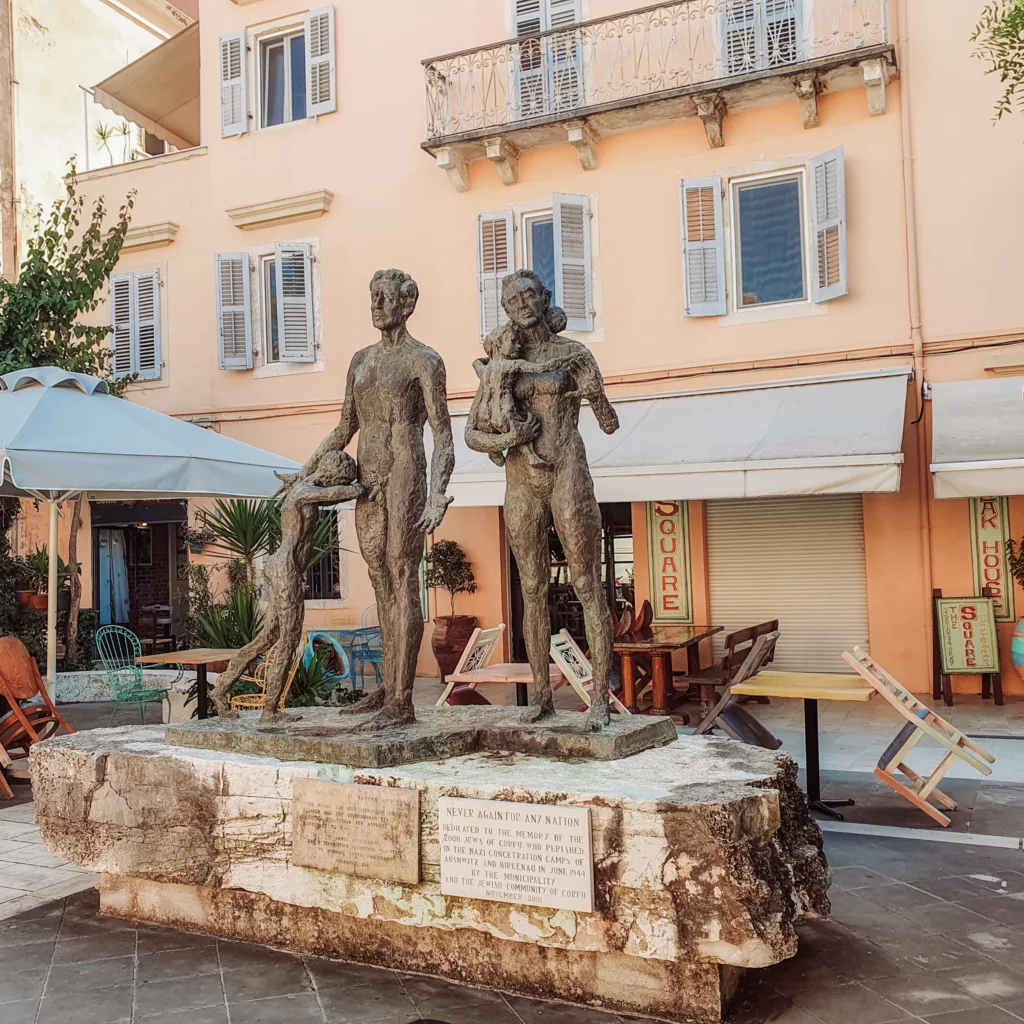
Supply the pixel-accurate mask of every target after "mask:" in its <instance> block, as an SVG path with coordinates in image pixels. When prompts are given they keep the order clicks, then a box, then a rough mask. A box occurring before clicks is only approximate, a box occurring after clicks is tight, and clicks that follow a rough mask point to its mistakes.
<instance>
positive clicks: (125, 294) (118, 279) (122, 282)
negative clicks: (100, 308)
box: [110, 274, 132, 377]
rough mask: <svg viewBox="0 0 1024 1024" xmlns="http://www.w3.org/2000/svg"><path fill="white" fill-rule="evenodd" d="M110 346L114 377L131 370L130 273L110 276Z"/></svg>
mask: <svg viewBox="0 0 1024 1024" xmlns="http://www.w3.org/2000/svg"><path fill="white" fill-rule="evenodd" d="M110 325H111V328H112V337H111V340H110V347H111V348H112V349H113V351H114V354H113V357H112V359H111V369H112V370H113V372H114V376H115V377H124V376H127V375H128V374H129V373H131V372H132V275H131V274H114V275H113V276H112V277H111V278H110Z"/></svg>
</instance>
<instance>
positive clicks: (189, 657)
mask: <svg viewBox="0 0 1024 1024" xmlns="http://www.w3.org/2000/svg"><path fill="white" fill-rule="evenodd" d="M237 653H238V649H237V648H233V647H223V648H221V647H193V648H192V649H191V650H188V651H166V652H164V653H162V654H144V655H143V656H142V657H141V658H136V659H135V663H136V664H137V665H192V666H194V667H195V670H196V713H197V714H198V715H199V717H200V718H207V717H209V710H210V704H209V696H210V692H209V689H208V684H207V682H206V666H207V665H212V664H215V663H216V662H218V661H230V660H231V659H232V658H233V657H234V656H235V655H236V654H237Z"/></svg>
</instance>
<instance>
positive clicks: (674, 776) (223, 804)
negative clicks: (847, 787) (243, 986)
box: [32, 726, 829, 1024]
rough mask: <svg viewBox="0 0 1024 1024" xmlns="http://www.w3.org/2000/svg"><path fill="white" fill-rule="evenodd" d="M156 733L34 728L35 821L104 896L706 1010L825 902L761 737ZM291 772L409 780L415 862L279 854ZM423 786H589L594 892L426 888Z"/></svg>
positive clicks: (235, 934) (283, 850)
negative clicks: (636, 745)
mask: <svg viewBox="0 0 1024 1024" xmlns="http://www.w3.org/2000/svg"><path fill="white" fill-rule="evenodd" d="M163 735H164V731H163V729H162V728H160V727H156V726H140V727H128V728H124V729H112V730H99V731H95V732H85V733H77V734H75V735H73V736H62V737H59V738H56V739H53V740H50V741H48V742H46V743H43V744H40V745H38V746H36V747H35V748H33V752H32V771H33V782H34V787H35V796H36V813H37V821H38V824H39V827H40V830H41V832H42V835H43V837H44V839H45V840H46V842H47V845H48V846H49V847H50V849H51V850H52V851H53V852H54V853H55V854H57V855H58V856H61V857H65V858H67V859H69V860H71V861H72V862H73V863H74V864H75V865H76V866H79V867H81V868H87V869H90V870H94V871H101V872H103V873H104V878H103V882H102V885H101V894H102V903H101V905H102V910H103V912H104V913H106V914H109V915H112V916H119V917H129V918H133V919H136V920H141V921H148V922H154V923H159V924H167V925H171V926H174V927H178V928H184V929H188V930H195V931H203V932H208V933H213V934H217V935H222V936H228V937H232V938H239V939H246V940H250V941H253V942H262V943H268V944H270V945H275V946H281V947H286V948H291V949H295V950H301V951H306V952H311V953H315V954H320V955H324V956H330V957H336V958H340V959H344V960H352V961H358V962H364V963H368V964H375V965H379V966H385V967H391V968H397V969H400V970H405V971H412V972H421V973H425V974H432V975H438V976H442V977H445V978H449V979H452V980H455V981H460V982H464V983H466V984H469V985H477V986H483V987H488V988H495V989H500V990H502V991H506V992H511V993H516V994H520V995H527V996H534V997H539V998H548V999H559V1000H564V1001H567V1002H572V1003H579V1004H585V1005H590V1006H597V1007H602V1008H605V1009H608V1010H614V1011H617V1012H621V1013H630V1014H640V1015H646V1016H654V1017H661V1018H664V1019H667V1020H672V1021H686V1022H691V1021H692V1022H700V1024H717V1022H719V1021H720V1020H721V1019H722V1017H723V1013H724V1009H725V1007H726V1005H727V1004H728V1001H729V999H730V998H731V996H732V994H733V993H734V991H735V988H736V985H737V982H738V980H739V978H740V975H741V974H742V972H743V970H744V969H747V968H759V967H765V966H768V965H770V964H773V963H776V962H778V961H780V960H782V959H785V958H786V957H789V956H792V955H793V954H794V953H795V952H796V941H797V940H796V934H795V931H794V923H795V922H796V921H797V920H798V919H799V918H801V917H805V916H818V915H824V914H825V913H827V911H828V901H827V897H826V890H827V887H828V882H829V873H828V868H827V865H826V863H825V860H824V856H823V854H822V850H821V835H820V832H819V830H818V827H817V825H815V824H814V822H813V821H812V820H811V819H810V818H809V817H808V814H807V807H806V800H805V798H804V795H803V793H802V792H801V791H800V789H799V788H798V786H797V783H796V769H795V766H794V765H793V763H792V762H791V761H790V760H789V759H788V758H786V757H784V756H780V755H778V754H776V753H774V752H768V751H765V750H761V749H758V748H753V747H747V746H744V745H741V744H738V743H733V742H731V741H728V740H721V739H713V738H711V739H708V738H700V739H682V740H680V741H678V742H675V743H671V744H669V745H667V746H662V747H658V748H656V749H651V750H647V751H645V752H643V753H640V754H637V755H635V756H633V757H629V758H626V759H624V760H618V761H603V762H569V761H556V760H551V759H548V758H544V757H531V756H528V755H523V754H500V753H478V754H471V755H467V756H461V757H455V758H451V759H450V760H447V761H440V762H424V763H418V764H407V765H403V766H401V767H396V768H384V769H381V768H375V769H356V768H347V767H342V766H337V765H326V764H316V763H310V762H302V761H287V762H285V761H279V760H275V759H272V758H267V757H257V756H253V755H247V754H232V753H225V752H217V751H205V750H199V749H187V748H183V747H173V746H168V745H166V744H165V743H164V742H163ZM299 779H313V780H320V781H326V782H343V783H356V784H359V785H364V786H383V787H393V788H399V789H406V790H416V791H418V808H419V810H418V815H419V832H420V841H419V861H420V863H419V868H420V871H419V877H420V879H421V880H420V881H419V882H418V883H415V884H411V883H399V882H395V881H384V880H377V879H372V878H365V877H357V876H355V875H350V874H342V873H338V872H332V871H327V870H322V869H319V868H312V867H300V866H298V865H296V864H295V863H294V862H293V857H292V835H293V815H292V803H293V786H294V784H295V782H296V780H299ZM440 797H469V798H475V799H478V800H500V801H509V802H525V803H531V804H546V805H551V806H553V807H575V808H583V807H585V808H589V815H590V828H591V843H592V853H593V872H594V873H593V882H594V910H593V911H592V912H585V911H570V910H553V909H547V908H542V907H531V906H526V905H522V904H512V903H503V902H494V901H490V900H482V899H473V898H467V897H455V896H449V895H443V894H442V892H441V885H440V882H439V878H440V864H439V857H440V854H439V842H438V800H439V798H440ZM382 873H385V874H386V871H383V870H382ZM413 877H415V876H413Z"/></svg>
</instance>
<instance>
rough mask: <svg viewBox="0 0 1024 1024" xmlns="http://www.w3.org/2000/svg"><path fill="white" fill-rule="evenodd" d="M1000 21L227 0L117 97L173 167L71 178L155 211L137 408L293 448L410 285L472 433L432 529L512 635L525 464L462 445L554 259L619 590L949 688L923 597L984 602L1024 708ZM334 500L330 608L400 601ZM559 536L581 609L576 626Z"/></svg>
mask: <svg viewBox="0 0 1024 1024" xmlns="http://www.w3.org/2000/svg"><path fill="white" fill-rule="evenodd" d="M981 6H982V4H981V0H969V2H967V3H964V4H960V5H956V7H955V9H944V10H943V12H942V16H941V17H936V16H935V14H934V12H933V11H932V10H931V5H929V4H927V3H926V0H898V2H897V0H889V2H886V0H707V2H700V3H697V2H678V3H667V4H663V5H659V6H654V7H648V8H644V9H642V10H623V9H622V8H623V7H624V5H623V4H622V2H621V0H487V2H481V0H438V2H435V3H431V4H421V3H419V4H418V3H412V2H406V0H400V2H398V3H396V4H394V5H392V6H391V8H389V10H390V13H391V17H390V18H388V19H387V20H386V21H385V20H382V19H381V17H380V10H379V9H378V8H375V7H373V6H372V5H366V4H354V3H349V2H347V0H338V2H337V3H335V4H333V5H327V6H318V7H315V8H312V9H309V10H296V8H295V6H294V4H290V3H286V2H285V0H258V2H252V0H250V2H245V3H243V2H241V0H236V2H234V3H226V2H214V0H200V10H199V22H198V24H197V25H193V26H191V27H190V28H188V29H187V30H186V31H185V32H183V33H181V34H180V35H179V36H177V37H175V38H174V39H172V40H171V41H170V42H169V43H168V44H166V45H165V46H164V47H161V49H160V50H157V51H154V52H153V53H150V54H148V55H146V56H145V57H143V58H142V59H140V60H138V61H136V62H135V63H134V64H132V65H131V66H129V67H128V68H126V69H125V70H124V71H123V72H121V73H120V74H119V75H117V76H112V77H111V78H110V79H108V80H107V81H106V82H105V83H103V87H102V89H101V90H100V91H101V92H102V93H103V95H104V96H105V97H107V100H108V101H109V103H110V104H112V105H113V106H114V108H115V109H118V110H120V111H121V112H122V113H123V114H124V115H125V116H127V117H129V118H130V119H132V120H133V121H134V122H135V123H138V124H143V125H145V126H146V128H147V130H150V131H152V132H153V133H154V134H156V135H158V137H162V138H165V139H168V140H171V139H173V140H177V141H176V142H174V143H173V144H174V145H175V146H176V148H175V149H174V151H171V152H167V153H165V154H164V155H159V156H154V157H153V158H151V159H148V160H146V161H144V162H136V163H126V164H122V165H119V166H111V167H104V168H100V169H95V170H90V171H89V172H87V173H85V174H82V175H81V176H80V181H81V186H82V189H83V190H84V191H85V193H86V194H87V195H88V196H98V195H100V194H103V195H105V196H106V197H107V200H108V202H110V203H113V202H114V201H115V200H119V199H120V198H121V197H122V196H123V195H124V194H125V193H127V192H128V191H129V190H131V189H134V190H137V193H138V196H137V201H136V208H135V215H134V223H133V233H132V239H130V243H129V244H128V245H127V246H126V248H125V250H124V252H123V255H122V260H121V264H120V266H119V268H118V272H117V274H116V275H115V276H114V277H113V279H112V281H111V294H110V301H109V303H108V304H107V307H106V309H105V310H104V311H103V313H102V315H103V316H105V317H107V318H108V320H109V322H111V324H112V344H114V346H115V364H116V367H117V369H118V370H119V371H123V372H136V373H138V374H139V377H140V380H139V383H138V384H137V385H135V386H134V387H133V388H132V393H131V398H132V400H134V401H140V402H145V403H147V404H149V405H151V406H152V407H153V408H156V409H159V410H161V411H163V412H167V413H171V414H173V415H177V416H183V417H187V418H189V419H192V420H193V421H195V422H200V423H202V424H204V425H207V426H209V427H210V428H211V429H214V430H218V431H221V432H224V433H227V434H230V435H231V436H233V437H236V438H238V439H240V440H243V441H246V442H249V443H252V444H256V445H259V446H261V447H264V448H267V449H270V450H273V451H275V452H278V453H280V454H282V455H286V456H289V457H292V458H295V459H297V460H302V459H304V458H305V457H306V456H307V455H308V454H309V453H310V452H311V451H312V449H313V448H314V447H315V445H316V443H317V441H318V440H319V438H320V437H322V436H323V434H324V433H325V432H326V431H327V430H328V429H329V428H330V427H331V426H332V424H333V423H334V422H335V420H336V418H337V415H338V411H339V409H340V405H341V399H342V393H343V388H344V379H345V371H346V368H347V365H348V362H349V359H350V358H351V356H352V354H353V353H354V352H355V351H356V349H358V348H360V347H362V346H363V345H366V344H368V343H370V342H372V341H373V340H374V333H373V330H372V328H371V326H370V320H369V309H368V291H367V285H368V282H369V279H370V277H371V275H372V273H373V272H374V271H375V270H377V269H378V268H381V267H388V266H397V267H400V268H402V269H403V270H406V271H408V272H409V273H411V274H412V275H413V276H414V277H415V278H416V280H417V281H418V283H419V286H420V292H421V298H420V301H419V306H418V309H417V311H416V314H415V316H414V317H413V319H412V321H411V322H410V329H411V331H412V333H413V334H414V335H415V336H416V337H418V338H420V339H421V340H422V341H424V342H426V343H427V344H429V345H431V346H433V347H434V348H435V349H437V350H438V351H439V352H440V353H441V355H442V356H443V358H444V360H445V363H446V366H447V371H448V387H449V397H450V403H451V409H452V414H453V423H454V426H455V433H456V442H457V464H456V471H455V477H454V479H453V484H452V488H451V493H453V494H454V495H455V497H456V503H455V505H454V506H453V507H452V508H451V509H450V510H449V513H448V517H447V518H446V520H445V522H444V524H443V526H442V528H441V530H439V531H438V534H437V537H438V538H440V537H442V536H443V537H450V538H454V539H456V540H458V541H459V543H460V544H462V546H463V547H464V548H465V549H466V551H467V553H468V555H469V557H470V559H471V560H472V562H473V564H474V568H475V570H476V574H477V579H478V583H479V589H478V591H477V593H476V594H475V595H473V596H472V597H463V598H460V600H459V608H458V610H459V611H460V612H464V613H473V614H476V615H478V616H479V618H480V619H481V621H482V623H483V624H485V625H491V624H494V623H496V622H498V621H504V622H506V623H508V624H509V626H510V629H509V631H508V634H509V637H510V643H511V645H512V648H513V651H515V649H516V646H517V643H518V642H519V641H518V622H519V618H520V607H521V602H520V599H519V596H518V580H517V573H516V570H515V565H514V560H512V559H511V558H510V556H509V554H508V552H507V547H506V543H505V538H504V532H503V524H502V514H501V510H500V505H501V500H502V493H503V479H502V474H501V471H500V470H497V469H496V467H494V466H493V465H492V464H490V463H489V462H488V461H487V459H486V457H482V456H477V455H475V454H474V453H472V452H470V451H468V449H466V448H465V445H464V444H463V443H462V441H461V434H462V430H463V428H464V424H465V414H466V411H467V409H468V405H469V401H470V399H471V397H472V394H473V391H474V388H475V384H476V377H475V374H474V372H473V368H472V363H473V360H474V359H475V358H477V357H478V356H479V354H480V342H481V339H482V337H483V336H484V334H486V332H487V331H488V330H489V329H490V328H492V327H493V326H495V325H496V324H497V323H499V322H500V318H501V317H502V315H503V314H502V311H501V309H500V302H499V285H500V280H501V278H502V277H503V276H504V275H505V274H506V273H508V272H509V271H510V270H512V269H515V268H519V267H526V268H530V269H532V270H534V271H535V272H536V273H537V274H539V275H540V277H541V278H542V279H543V280H544V281H545V283H546V284H547V285H548V287H549V288H550V289H551V291H552V293H553V296H554V301H555V302H556V304H558V305H560V306H561V307H562V308H564V309H565V311H566V314H567V317H568V327H567V333H568V334H569V336H571V337H573V338H576V339H578V340H580V341H582V342H584V343H585V344H587V345H588V346H589V347H590V349H591V351H592V352H593V353H594V355H595V357H596V359H597V360H598V362H599V364H600V366H601V369H602V372H603V374H604V376H605V381H606V386H607V388H608V391H609V394H610V395H611V397H612V399H613V401H614V402H615V403H616V406H617V408H618V411H619V416H620V419H621V421H622V429H621V430H620V431H619V433H618V434H616V435H613V436H611V437H605V436H604V435H602V434H600V433H599V431H597V429H596V427H595V425H594V423H593V422H592V416H591V413H590V411H589V410H588V409H586V408H584V409H583V411H582V413H581V422H582V424H583V430H584V436H585V438H586V440H587V443H588V451H589V454H590V459H591V462H592V464H593V471H594V477H595V484H596V488H597V495H598V499H599V501H601V502H602V508H603V509H604V512H605V527H606V538H605V540H606V543H605V574H606V578H607V581H608V590H609V598H610V599H611V600H616V601H619V602H624V601H627V600H636V601H642V600H644V599H645V598H650V599H651V600H652V603H653V604H654V606H655V609H656V615H657V618H658V619H660V620H662V621H669V622H673V621H674V622H686V621H689V622H713V623H715V624H721V625H723V626H725V627H727V628H738V627H742V626H746V625H750V624H753V623H754V622H760V621H764V620H767V619H774V618H778V619H779V620H780V628H781V631H782V639H781V641H780V645H779V653H778V657H777V661H778V663H779V664H780V665H781V666H782V667H785V668H790V669H794V670H802V671H839V670H841V668H842V662H841V661H840V659H839V655H840V653H841V652H842V651H843V650H845V649H848V648H849V647H850V646H852V645H853V644H857V643H860V644H870V647H871V651H872V653H873V654H874V655H875V657H877V658H878V659H879V660H880V661H881V662H882V664H884V665H886V667H887V668H888V669H889V670H890V671H891V672H892V673H893V674H894V675H896V676H897V677H898V678H899V679H901V681H903V682H904V683H905V684H907V685H908V686H910V687H911V688H912V689H914V690H917V691H924V690H927V689H928V688H929V686H930V671H931V669H930V666H931V662H932V637H933V630H932V590H933V589H934V588H939V589H942V591H943V592H944V593H945V594H947V595H949V596H967V595H971V594H975V593H976V592H977V590H978V588H979V587H980V586H982V585H985V584H986V583H987V584H989V585H992V586H993V587H995V588H997V589H998V588H1001V590H1000V595H999V603H998V610H999V613H1000V624H999V627H998V629H999V635H1000V641H1001V647H1002V652H1003V665H1004V672H1006V673H1007V677H1008V678H1007V681H1006V685H1007V689H1008V690H1013V689H1014V686H1015V683H1014V680H1015V677H1012V678H1011V676H1012V673H1011V669H1010V663H1009V637H1010V635H1011V634H1012V631H1013V621H1014V620H1015V617H1016V615H1015V609H1014V608H1013V607H1012V604H1013V602H1012V597H1013V587H1012V584H1011V582H1010V580H1009V578H1008V576H1007V566H1006V562H1005V542H1006V539H1007V538H1008V537H1009V536H1012V535H1013V532H1014V530H1016V531H1021V530H1024V500H1022V499H1021V498H1020V497H1019V496H1018V495H1022V494H1024V474H1022V472H1021V468H1020V464H1019V462H1020V460H1021V459H1024V431H1022V430H1020V429H1019V428H1017V427H1016V422H1017V421H1018V420H1019V419H1020V412H1021V411H1024V401H1022V397H1021V384H1022V383H1024V294H1022V292H1021V289H1020V288H1019V283H1018V282H1019V271H1018V269H1017V265H1016V262H1015V260H1016V257H1015V254H1014V251H1013V241H1012V240H1013V239H1014V238H1015V237H1016V235H1017V234H1018V230H1019V228H1020V227H1021V226H1022V225H1021V224H1020V223H1018V222H1019V221H1021V220H1022V219H1024V214H1022V213H1021V212H1020V211H1019V210H1018V209H1016V208H1015V207H1014V205H1013V204H1012V203H1008V202H1006V200H1005V197H1006V196H1008V195H1011V194H1012V191H1013V183H1014V182H1015V181H1016V180H1018V179H1019V176H1020V173H1021V171H1022V169H1024V167H1022V165H1024V150H1022V147H1021V135H1022V131H1024V129H1022V126H1021V125H1020V124H1018V123H1014V122H1013V121H1012V120H1010V121H1004V122H1002V123H1000V124H999V125H997V126H995V127H993V126H992V124H991V110H992V104H993V100H994V96H995V92H996V88H997V85H996V83H994V82H992V81H991V80H989V79H986V78H985V77H984V75H983V67H982V65H981V64H980V63H979V62H978V61H976V60H973V59H972V58H971V43H970V41H969V37H970V33H971V30H972V27H973V25H974V23H975V21H976V20H977V17H978V14H979V12H980V9H981ZM495 40H498V42H494V41H495ZM436 54H441V55H443V56H434V55H436ZM183 68H185V69H188V70H187V73H182V72H181V70H180V69H183ZM176 69H177V71H178V73H176ZM192 69H195V70H194V71H193V70H192ZM133 112H134V113H133ZM190 141H193V142H194V143H195V144H193V145H188V144H187V143H188V142H190ZM933 448H934V450H933ZM339 518H340V526H339V530H340V533H341V535H342V536H343V537H344V538H347V539H344V540H342V542H341V545H340V546H341V548H342V549H345V548H348V549H351V550H350V551H345V550H342V551H341V552H340V556H339V557H338V559H337V561H336V565H337V572H336V575H337V579H335V580H333V581H332V584H331V587H330V588H329V590H330V592H329V593H328V592H326V590H325V592H323V593H322V594H320V595H318V596H317V597H316V598H315V599H314V601H313V603H312V604H311V606H310V608H309V612H308V615H309V619H310V621H311V622H313V621H316V622H319V623H323V624H340V623H352V622H358V619H359V616H360V613H361V611H362V609H364V608H365V607H366V606H367V605H369V604H370V603H371V602H372V600H373V597H372V591H371V589H370V587H369V583H368V580H367V578H366V573H365V570H364V568H363V566H362V563H361V561H360V559H359V556H358V554H355V553H354V552H355V549H356V545H355V543H354V540H355V535H354V529H353V527H352V523H351V521H350V519H351V513H348V512H344V511H343V512H342V513H341V514H340V517H339ZM87 525H88V523H87ZM93 536H94V538H95V537H97V536H98V534H97V533H96V532H95V531H93ZM993 544H994V547H992V546H991V545H993ZM559 554H560V552H559V550H558V545H557V543H556V542H553V544H552V584H553V586H552V610H553V615H554V618H555V622H556V626H557V625H566V626H568V627H569V628H570V629H573V630H577V629H578V626H579V616H578V610H577V609H576V608H575V606H574V601H573V598H572V594H571V592H570V590H569V589H568V587H567V586H566V583H567V580H566V576H565V573H566V570H565V569H564V566H563V565H562V564H561V561H560V558H559ZM993 558H994V559H995V562H993V563H992V564H991V565H990V564H989V563H990V562H992V559H993ZM88 592H89V587H88V585H87V588H86V593H88ZM1017 605H1018V608H1019V609H1020V611H1021V613H1024V596H1022V595H1020V594H1018V595H1017ZM444 611H445V609H444V606H443V605H442V606H441V607H440V608H437V609H436V612H437V613H440V614H443V613H444ZM434 612H435V605H434V596H433V595H431V597H430V601H429V613H428V614H433V613H434ZM428 632H429V631H428ZM425 644H426V641H425ZM710 655H711V652H710V651H709V652H706V657H709V656H710ZM421 670H422V671H424V672H426V673H432V672H433V671H434V668H433V663H432V659H431V658H430V657H429V648H428V647H427V646H425V648H424V655H423V657H422V658H421ZM958 685H959V686H962V687H973V686H976V683H975V682H974V681H972V680H970V679H966V680H959V681H958Z"/></svg>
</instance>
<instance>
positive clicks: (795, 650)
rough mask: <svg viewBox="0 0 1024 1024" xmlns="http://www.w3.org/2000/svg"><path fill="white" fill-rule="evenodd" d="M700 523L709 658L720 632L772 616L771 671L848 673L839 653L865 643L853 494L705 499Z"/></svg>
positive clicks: (859, 517) (857, 508)
mask: <svg viewBox="0 0 1024 1024" xmlns="http://www.w3.org/2000/svg"><path fill="white" fill-rule="evenodd" d="M706 521H707V544H708V584H709V591H710V597H711V613H710V617H711V621H712V622H714V624H715V625H716V626H718V625H721V626H724V627H725V629H724V631H723V632H722V633H719V634H717V636H716V638H715V644H714V651H715V657H716V658H717V657H720V656H721V652H722V646H723V640H724V637H725V634H726V633H728V632H730V631H732V630H734V629H742V628H744V627H745V626H753V625H756V624H757V623H761V622H767V621H769V620H771V619H778V620H779V631H780V633H781V636H780V638H779V644H778V647H777V648H776V655H775V663H774V665H773V666H772V668H775V669H778V670H779V671H783V672H847V671H849V669H847V668H846V666H845V664H844V663H843V661H842V660H841V657H840V656H841V655H842V653H843V651H848V650H851V649H852V648H853V647H854V646H855V645H856V644H860V645H861V646H866V645H867V641H868V611H867V582H866V571H865V556H864V518H863V511H862V502H861V496H860V495H859V494H836V495H814V496H806V497H792V498H741V499H737V500H728V501H709V502H707V504H706Z"/></svg>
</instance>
